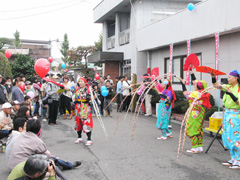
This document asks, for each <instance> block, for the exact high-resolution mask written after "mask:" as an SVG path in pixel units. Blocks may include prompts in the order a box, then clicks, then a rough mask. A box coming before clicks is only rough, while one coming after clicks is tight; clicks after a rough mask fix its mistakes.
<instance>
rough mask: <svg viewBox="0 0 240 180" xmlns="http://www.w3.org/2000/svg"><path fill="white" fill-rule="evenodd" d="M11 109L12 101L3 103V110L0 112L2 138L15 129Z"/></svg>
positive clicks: (0, 137)
mask: <svg viewBox="0 0 240 180" xmlns="http://www.w3.org/2000/svg"><path fill="white" fill-rule="evenodd" d="M11 111H12V105H11V104H10V103H4V104H3V105H2V111H1V112H0V139H2V138H3V137H6V136H8V135H9V133H10V132H11V130H12V129H13V123H12V119H11V117H10V113H11Z"/></svg>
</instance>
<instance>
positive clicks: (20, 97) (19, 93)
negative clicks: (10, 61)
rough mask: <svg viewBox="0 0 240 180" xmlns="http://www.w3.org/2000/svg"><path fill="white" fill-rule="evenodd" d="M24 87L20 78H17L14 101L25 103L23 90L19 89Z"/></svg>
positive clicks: (14, 87) (14, 84)
mask: <svg viewBox="0 0 240 180" xmlns="http://www.w3.org/2000/svg"><path fill="white" fill-rule="evenodd" d="M21 85H22V81H21V79H20V78H19V77H17V78H15V80H14V82H13V88H12V100H13V101H15V100H17V101H18V102H20V103H21V102H23V101H24V95H23V92H22V91H21V89H20V88H19V87H20V86H21Z"/></svg>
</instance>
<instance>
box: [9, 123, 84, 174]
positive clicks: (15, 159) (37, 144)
mask: <svg viewBox="0 0 240 180" xmlns="http://www.w3.org/2000/svg"><path fill="white" fill-rule="evenodd" d="M41 135H42V130H41V123H40V121H39V120H35V119H33V120H31V121H28V122H27V127H26V132H22V133H21V134H20V135H19V137H18V139H17V141H18V143H14V145H13V147H12V152H11V156H10V159H9V163H8V168H9V169H10V170H12V169H13V168H14V167H15V166H16V165H18V164H19V163H21V162H24V161H26V160H27V159H28V158H29V157H30V156H31V155H33V154H45V155H46V156H47V157H48V158H50V157H51V153H50V152H49V151H48V150H47V148H46V145H45V143H44V142H43V141H42V139H41V138H40V137H41ZM51 158H54V157H51ZM54 161H55V163H57V165H58V166H62V168H63V169H72V168H74V167H77V166H79V165H81V162H80V161H74V162H73V163H71V162H66V161H63V160H61V159H59V158H57V159H56V158H54Z"/></svg>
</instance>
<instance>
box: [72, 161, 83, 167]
mask: <svg viewBox="0 0 240 180" xmlns="http://www.w3.org/2000/svg"><path fill="white" fill-rule="evenodd" d="M81 164H82V163H81V161H74V162H73V167H78V166H80V165H81Z"/></svg>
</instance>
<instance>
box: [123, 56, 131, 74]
mask: <svg viewBox="0 0 240 180" xmlns="http://www.w3.org/2000/svg"><path fill="white" fill-rule="evenodd" d="M122 75H124V76H125V75H127V76H128V79H131V60H125V61H123V62H122Z"/></svg>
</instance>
